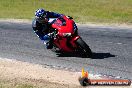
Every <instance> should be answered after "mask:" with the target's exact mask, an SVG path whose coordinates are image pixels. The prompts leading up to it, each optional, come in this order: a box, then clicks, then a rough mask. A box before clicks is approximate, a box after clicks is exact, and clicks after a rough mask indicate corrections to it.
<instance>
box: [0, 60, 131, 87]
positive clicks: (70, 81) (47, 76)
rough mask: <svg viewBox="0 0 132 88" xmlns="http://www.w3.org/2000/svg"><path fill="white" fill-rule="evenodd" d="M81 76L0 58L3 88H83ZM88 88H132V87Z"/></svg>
mask: <svg viewBox="0 0 132 88" xmlns="http://www.w3.org/2000/svg"><path fill="white" fill-rule="evenodd" d="M80 75H81V73H79V72H69V71H64V70H56V69H49V68H44V67H43V66H42V65H37V64H31V63H27V62H22V61H16V60H10V59H6V58H0V86H1V85H2V84H4V86H5V87H3V85H2V88H83V87H82V86H80V84H79V81H78V78H79V76H80ZM90 77H92V76H90ZM92 78H93V77H92ZM6 85H8V87H7V86H6ZM18 86H19V87H18ZM21 86H22V87H21ZM87 88H131V86H126V87H121V86H119V87H117V86H116V87H112V86H105V87H104V86H103V87H101V86H96V87H95V86H88V87H87Z"/></svg>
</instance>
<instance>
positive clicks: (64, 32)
mask: <svg viewBox="0 0 132 88" xmlns="http://www.w3.org/2000/svg"><path fill="white" fill-rule="evenodd" d="M52 27H53V28H55V29H56V30H57V31H58V32H57V37H56V38H55V39H54V44H55V45H56V46H57V47H58V48H60V49H61V50H63V51H66V52H72V51H74V50H75V48H76V47H77V46H76V44H75V41H76V40H77V39H78V38H80V36H78V35H76V36H75V35H74V21H73V20H71V19H69V18H67V17H66V16H63V17H62V18H58V19H56V21H55V22H54V23H53V24H52ZM66 36H70V37H66ZM69 44H70V46H72V48H71V47H69V46H68V45H69Z"/></svg>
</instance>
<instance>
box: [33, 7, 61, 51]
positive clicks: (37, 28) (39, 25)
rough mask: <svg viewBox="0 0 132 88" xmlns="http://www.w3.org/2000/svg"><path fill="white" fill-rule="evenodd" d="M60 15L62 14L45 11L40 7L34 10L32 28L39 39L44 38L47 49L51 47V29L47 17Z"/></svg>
mask: <svg viewBox="0 0 132 88" xmlns="http://www.w3.org/2000/svg"><path fill="white" fill-rule="evenodd" d="M61 16H63V14H59V13H55V12H50V11H46V10H44V9H42V8H40V9H38V10H36V12H35V19H34V20H33V22H32V28H33V30H34V32H35V33H36V34H37V36H38V37H39V38H40V39H41V40H44V42H45V44H46V48H47V49H52V48H53V44H52V39H51V34H50V33H49V32H50V31H51V30H52V28H51V26H50V23H49V22H48V21H49V18H58V17H61Z"/></svg>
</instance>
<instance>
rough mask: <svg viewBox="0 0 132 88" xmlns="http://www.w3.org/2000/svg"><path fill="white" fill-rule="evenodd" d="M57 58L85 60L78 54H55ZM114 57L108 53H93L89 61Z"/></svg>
mask: <svg viewBox="0 0 132 88" xmlns="http://www.w3.org/2000/svg"><path fill="white" fill-rule="evenodd" d="M56 55H57V57H81V58H87V57H85V56H84V55H81V54H80V53H57V54H56ZM115 56H116V55H112V54H110V53H95V52H93V54H92V57H90V58H91V59H104V58H109V57H115Z"/></svg>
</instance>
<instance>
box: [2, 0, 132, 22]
mask: <svg viewBox="0 0 132 88" xmlns="http://www.w3.org/2000/svg"><path fill="white" fill-rule="evenodd" d="M37 8H45V9H46V10H50V11H55V12H58V13H62V14H65V15H70V16H72V17H73V18H74V19H75V21H76V22H81V23H85V22H107V23H112V22H114V23H130V24H132V0H1V1H0V18H16V19H18V18H19V19H32V18H33V17H34V12H35V10H36V9H37Z"/></svg>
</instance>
